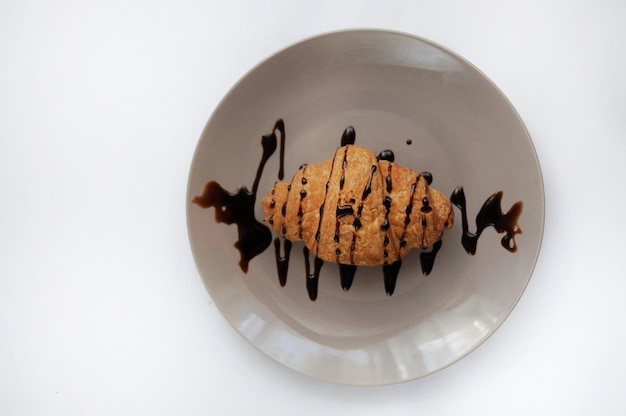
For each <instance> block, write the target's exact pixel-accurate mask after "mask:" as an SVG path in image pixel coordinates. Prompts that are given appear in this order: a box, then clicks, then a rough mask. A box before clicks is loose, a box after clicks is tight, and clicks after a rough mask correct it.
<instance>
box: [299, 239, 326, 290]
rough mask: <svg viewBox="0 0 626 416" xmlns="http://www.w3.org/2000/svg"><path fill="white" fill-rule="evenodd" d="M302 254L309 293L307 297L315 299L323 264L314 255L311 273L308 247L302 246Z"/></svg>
mask: <svg viewBox="0 0 626 416" xmlns="http://www.w3.org/2000/svg"><path fill="white" fill-rule="evenodd" d="M302 253H303V254H304V267H305V269H306V290H307V292H308V294H309V299H311V300H315V299H317V287H318V282H319V279H320V270H321V269H322V266H323V265H324V261H323V260H322V259H320V258H319V257H317V256H315V258H314V260H313V273H311V263H310V260H309V249H308V248H307V247H306V246H304V249H303V250H302Z"/></svg>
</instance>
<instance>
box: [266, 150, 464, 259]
mask: <svg viewBox="0 0 626 416" xmlns="http://www.w3.org/2000/svg"><path fill="white" fill-rule="evenodd" d="M383 153H384V152H383ZM383 153H381V154H380V155H379V156H378V157H377V156H376V155H375V154H374V152H372V151H371V150H370V149H368V148H366V147H362V146H357V145H354V144H346V145H343V146H341V147H339V148H338V149H337V151H336V152H335V155H334V156H333V158H332V159H331V160H326V161H323V162H320V163H315V164H309V165H303V166H302V167H301V168H300V169H299V170H298V171H297V172H296V173H295V175H294V176H293V178H292V179H291V180H290V181H289V182H288V183H287V182H282V181H281V182H276V183H275V184H274V186H273V187H272V189H271V190H270V191H269V192H268V193H267V194H266V195H265V197H264V198H263V199H262V200H261V207H262V209H263V212H264V213H265V218H264V221H265V222H266V223H267V224H269V225H270V227H271V228H272V229H273V230H274V231H275V232H276V233H278V234H279V235H280V236H282V237H284V238H285V239H287V240H289V241H292V242H295V241H299V240H303V241H304V244H305V246H306V247H307V248H308V250H310V252H311V253H313V254H315V256H316V257H317V258H319V259H321V260H324V261H328V262H334V263H339V264H344V265H355V266H375V265H381V264H384V265H390V264H392V263H394V262H396V261H397V260H400V259H402V257H404V256H405V255H406V254H407V253H408V252H409V250H410V249H412V248H427V247H429V246H431V245H433V244H434V243H437V242H438V241H439V240H440V239H441V237H442V234H443V232H444V231H445V230H447V229H449V228H451V227H452V224H453V221H454V212H453V209H452V204H451V203H450V201H449V200H448V199H447V198H446V197H445V196H444V195H443V194H441V193H440V192H439V191H437V190H436V189H433V188H431V187H430V186H429V182H430V177H429V175H427V174H426V173H424V174H420V173H418V172H416V171H414V170H413V169H410V168H407V167H404V166H401V165H399V164H396V163H394V162H393V157H391V158H385V157H384V156H383V157H381V155H383ZM389 153H391V152H389ZM386 159H387V160H386Z"/></svg>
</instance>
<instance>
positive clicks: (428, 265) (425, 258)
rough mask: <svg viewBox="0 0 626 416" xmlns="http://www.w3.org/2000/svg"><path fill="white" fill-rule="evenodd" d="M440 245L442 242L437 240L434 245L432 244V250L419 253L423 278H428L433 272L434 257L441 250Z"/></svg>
mask: <svg viewBox="0 0 626 416" xmlns="http://www.w3.org/2000/svg"><path fill="white" fill-rule="evenodd" d="M441 245H442V242H441V240H439V241H437V242H436V243H435V244H433V248H432V249H431V250H430V251H423V252H421V253H420V264H421V266H422V273H424V275H425V276H428V275H429V274H430V272H431V271H432V270H433V266H434V264H435V257H436V256H437V253H438V252H439V250H440V249H441Z"/></svg>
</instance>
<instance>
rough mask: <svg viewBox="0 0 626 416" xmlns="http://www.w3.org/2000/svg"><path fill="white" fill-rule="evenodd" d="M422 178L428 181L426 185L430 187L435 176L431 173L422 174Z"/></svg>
mask: <svg viewBox="0 0 626 416" xmlns="http://www.w3.org/2000/svg"><path fill="white" fill-rule="evenodd" d="M420 175H422V178H424V179H426V184H427V185H428V186H430V185H431V184H432V183H433V175H432V173H430V172H420Z"/></svg>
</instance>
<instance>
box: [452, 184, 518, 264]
mask: <svg viewBox="0 0 626 416" xmlns="http://www.w3.org/2000/svg"><path fill="white" fill-rule="evenodd" d="M450 202H452V203H453V204H454V205H456V206H457V207H458V208H459V209H460V210H461V221H462V227H463V235H462V237H461V244H462V245H463V247H464V248H465V251H467V252H468V253H469V254H472V255H473V254H476V246H477V244H478V238H479V237H480V235H481V234H482V232H483V231H484V229H485V228H487V227H490V226H491V227H493V228H495V230H496V232H498V233H505V235H504V237H502V240H501V242H502V246H503V247H504V248H505V249H507V250H508V251H510V252H513V253H514V252H516V251H517V245H516V243H515V235H516V234H521V233H522V230H521V229H520V228H519V226H518V225H517V220H518V219H519V217H520V215H521V213H522V208H523V203H522V201H518V202H516V203H515V204H513V206H511V208H510V209H509V211H508V212H507V213H506V214H504V213H503V212H502V207H501V202H502V191H498V192H496V193H494V194H493V195H491V196H490V197H489V198H488V199H487V200H486V201H485V203H484V204H483V206H482V207H481V208H480V211H478V215H476V232H475V233H472V232H470V231H469V229H468V228H469V227H468V225H467V204H466V202H465V191H463V187H461V186H459V187H458V188H456V189H455V190H454V191H453V192H452V196H451V197H450Z"/></svg>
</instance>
